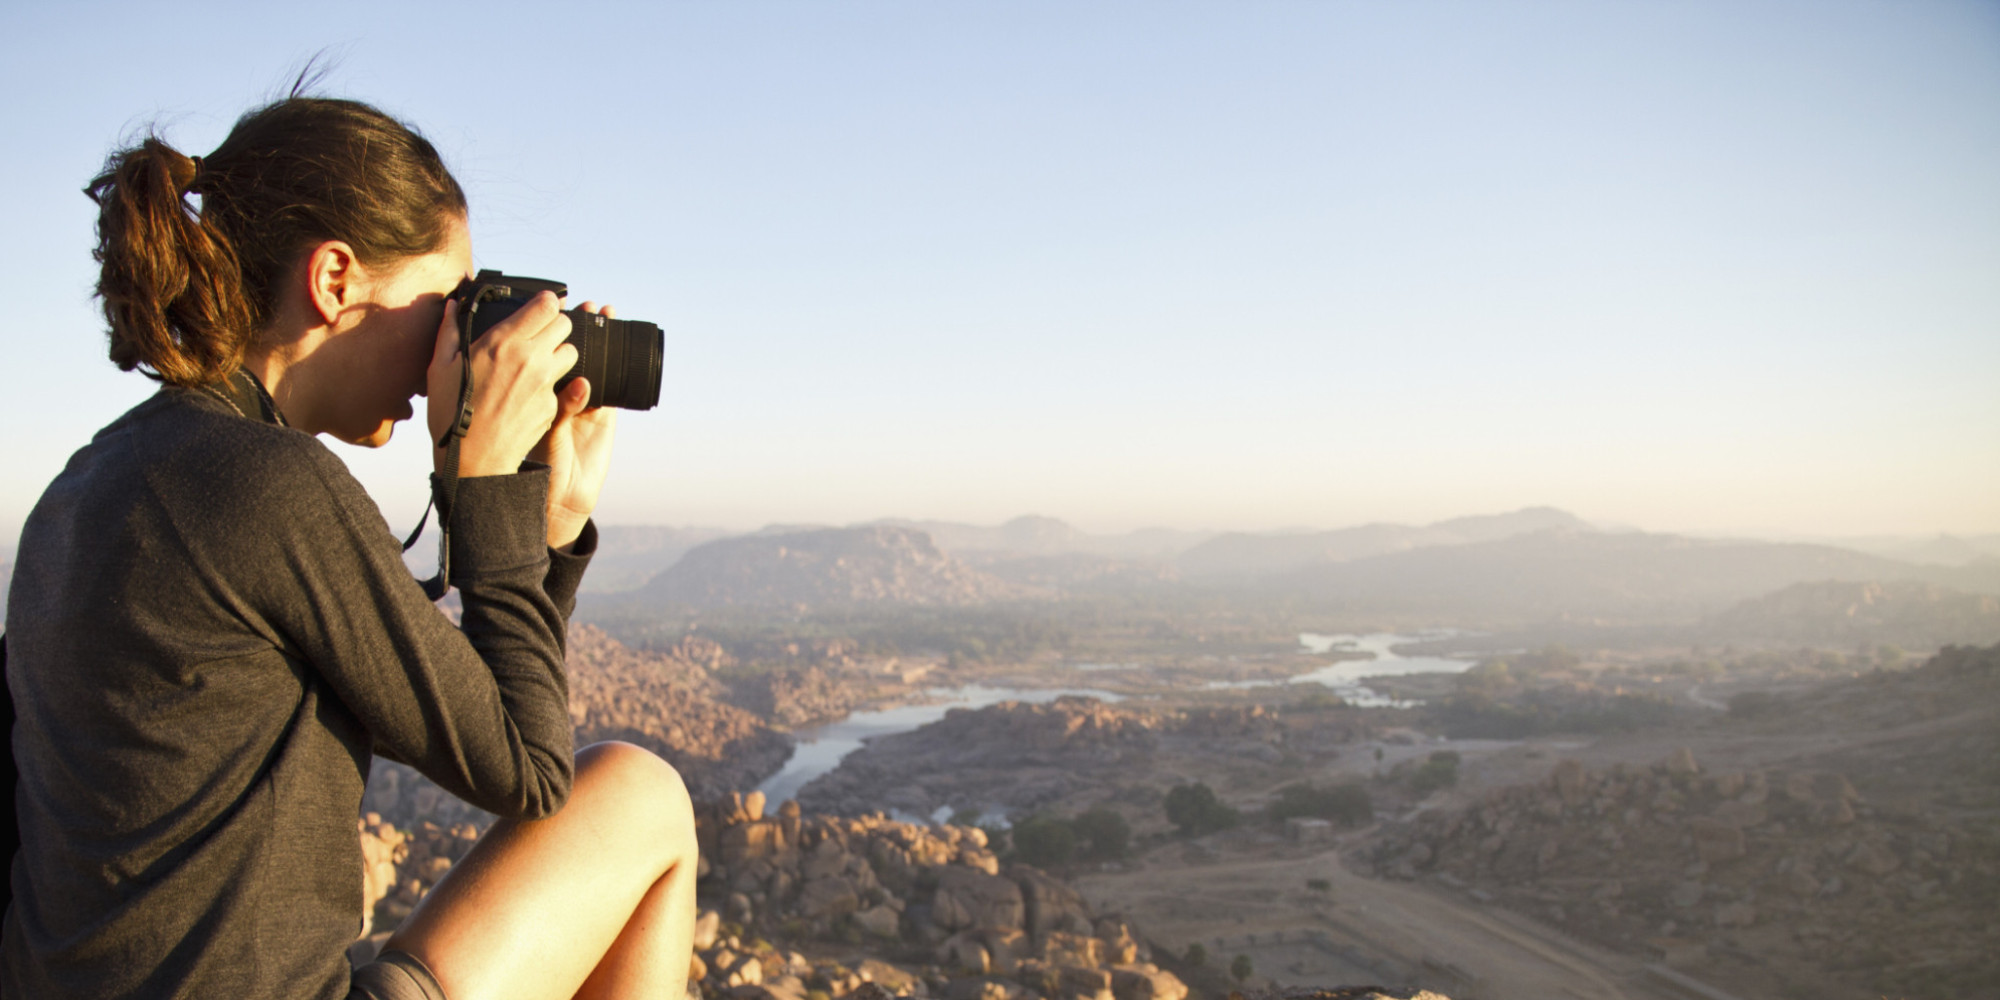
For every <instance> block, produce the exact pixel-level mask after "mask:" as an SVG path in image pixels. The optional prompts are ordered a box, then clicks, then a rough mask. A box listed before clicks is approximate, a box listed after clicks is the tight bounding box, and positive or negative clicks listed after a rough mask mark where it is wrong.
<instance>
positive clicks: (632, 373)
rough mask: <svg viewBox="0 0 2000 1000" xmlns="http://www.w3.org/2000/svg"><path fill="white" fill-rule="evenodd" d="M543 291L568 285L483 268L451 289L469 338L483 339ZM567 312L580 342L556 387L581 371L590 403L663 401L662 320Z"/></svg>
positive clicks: (630, 405) (637, 405)
mask: <svg viewBox="0 0 2000 1000" xmlns="http://www.w3.org/2000/svg"><path fill="white" fill-rule="evenodd" d="M542 292H554V293H556V295H557V296H558V297H560V296H565V295H568V294H569V286H568V285H565V284H563V283H562V282H560V281H546V280H544V279H541V278H523V277H520V276H518V275H512V274H501V273H500V272H498V271H481V272H479V276H478V277H475V278H469V279H467V280H466V281H465V282H464V283H463V284H461V285H459V286H458V290H457V291H455V292H453V293H451V294H452V298H454V299H457V300H458V322H459V324H460V327H459V330H460V333H461V334H463V335H464V342H465V343H468V344H470V343H471V342H473V341H475V340H478V339H479V338H480V336H482V335H483V334H485V333H486V331H488V330H491V329H493V327H494V326H495V325H496V324H498V323H499V322H500V321H501V320H504V319H506V318H507V317H509V316H512V315H514V313H515V312H517V311H519V310H520V308H521V307H522V306H524V305H527V304H528V300H529V299H532V298H534V297H535V296H536V295H538V294H540V293H542ZM563 315H565V316H568V317H569V322H570V334H569V339H568V340H567V341H566V343H570V344H574V345H576V367H574V368H571V369H570V370H569V371H568V372H567V373H565V374H564V375H563V377H562V378H561V379H558V380H557V381H556V388H557V389H561V388H562V387H563V386H566V385H568V384H569V382H570V380H571V379H573V378H576V377H577V376H579V375H580V376H582V377H584V378H586V379H589V380H590V403H589V405H591V406H615V407H618V408H619V409H621V410H650V409H652V408H653V407H654V406H655V405H657V404H658V403H659V402H660V364H661V355H662V354H663V353H664V352H665V350H666V337H665V335H664V334H662V333H661V332H660V328H659V327H658V326H657V325H655V324H652V323H648V322H646V321H644V320H636V319H607V318H606V317H603V316H600V315H598V314H596V313H587V312H584V311H583V310H581V309H571V310H569V311H567V312H565V313H563Z"/></svg>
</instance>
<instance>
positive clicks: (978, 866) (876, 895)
mask: <svg viewBox="0 0 2000 1000" xmlns="http://www.w3.org/2000/svg"><path fill="white" fill-rule="evenodd" d="M763 805H764V803H763V801H762V797H761V796H759V795H755V794H752V795H750V796H731V797H729V798H728V799H725V800H722V801H720V802H718V803H715V804H713V805H711V806H707V807H704V808H703V809H702V810H701V811H700V813H699V815H698V817H697V823H698V829H699V832H700V837H701V840H702V850H703V857H704V858H706V859H708V861H707V866H706V867H707V873H706V875H705V876H704V877H703V879H702V881H701V883H700V890H701V895H702V898H703V899H704V901H707V902H708V903H710V904H711V905H712V906H714V908H715V909H714V911H713V914H712V915H705V916H704V921H705V922H706V924H705V926H716V927H723V928H730V929H733V931H732V932H729V933H723V934H719V935H716V936H714V937H713V938H709V937H707V936H706V935H703V934H698V935H697V941H696V945H697V948H698V949H699V950H700V954H699V958H700V965H701V967H702V969H703V971H704V974H705V975H704V977H703V988H704V990H705V991H708V992H717V991H722V990H731V991H736V990H740V989H741V988H742V987H744V986H746V985H758V986H760V987H762V988H763V989H765V990H767V991H770V992H774V993H776V994H778V995H779V996H781V997H787V998H793V997H794V996H795V995H797V998H798V1000H802V995H803V990H806V989H820V990H824V991H825V992H826V993H827V994H828V995H829V996H832V997H840V996H844V995H847V994H849V993H852V992H854V991H855V990H858V989H860V987H861V985H862V983H863V982H873V983H875V984H876V985H878V986H881V987H883V988H884V989H885V990H887V991H888V992H890V993H892V994H895V995H901V996H930V997H941V998H980V1000H985V998H1008V1000H1025V998H1027V997H1048V998H1051V1000H1056V998H1062V1000H1074V998H1076V997H1079V996H1082V997H1089V998H1092V1000H1183V998H1184V997H1185V996H1186V995H1187V987H1186V986H1185V985H1183V984H1182V983H1181V981H1180V980H1179V979H1178V978H1176V977H1175V976H1174V975H1173V974H1172V973H1170V972H1167V971H1164V970H1162V969H1160V968H1159V967H1158V966H1155V965H1153V964H1151V963H1150V962H1149V961H1148V960H1147V955H1146V952H1145V948H1144V946H1143V945H1141V944H1140V943H1139V941H1138V939H1137V938H1136V937H1135V936H1134V935H1133V933H1132V930H1131V928H1130V927H1128V926H1127V925H1126V924H1125V923H1124V922H1123V921H1121V920H1119V919H1117V918H1116V917H1114V916H1105V915H1098V914H1095V913H1093V912H1091V910H1090V908H1089V906H1088V904H1086V903H1085V902H1084V900H1083V898H1082V897H1081V896H1079V895H1078V894H1077V893H1076V892H1075V890H1073V889H1071V888H1070V887H1069V886H1068V885H1066V884H1065V883H1063V882H1062V881H1061V880H1060V879H1057V878H1055V877H1053V876H1051V875H1049V874H1047V873H1046V872H1042V871H1040V870H1038V869H1035V868H1030V867H1027V866H1023V865H1010V866H1005V867H1003V866H1002V865H1001V864H1000V862H999V859H998V858H997V857H995V856H994V854H993V852H992V850H991V849H990V848H989V847H988V846H987V842H986V834H985V832H984V831H982V830H979V829H977V828H974V827H961V826H950V825H918V824H912V823H901V822H896V821H893V820H889V819H886V818H884V817H883V816H881V815H880V814H875V815H870V816H861V817H851V818H843V817H835V816H824V815H818V816H808V815H805V814H803V813H802V812H801V811H800V810H799V807H798V804H797V803H796V802H787V803H785V805H784V806H783V807H781V808H780V809H779V811H778V813H777V814H776V815H775V816H765V815H764V814H763ZM759 938H761V939H764V940H779V941H786V942H790V943H791V944H792V945H795V946H797V947H800V948H803V949H806V950H809V951H810V950H814V949H815V948H816V947H823V946H824V945H825V944H827V943H829V942H830V943H835V944H844V945H847V946H849V947H853V946H864V947H867V948H869V950H871V951H873V952H876V953H878V954H883V955H895V956H902V957H903V959H904V960H902V961H898V962H895V963H893V964H892V963H890V962H885V961H882V960H880V959H870V960H867V961H863V962H860V963H858V964H853V967H852V968H849V967H848V966H846V965H841V964H839V963H835V962H826V961H818V962H812V961H806V962H803V964H802V962H801V959H802V958H803V956H801V955H800V954H799V953H798V952H787V951H785V950H784V949H783V948H781V947H779V946H773V945H766V946H764V950H762V952H761V953H759V949H758V948H757V947H756V946H755V945H754V944H752V943H749V942H754V941H755V940H756V939H759ZM704 940H707V941H708V943H707V944H706V945H704V944H703V941H704ZM815 943H817V944H815ZM753 961H754V962H755V963H756V964H755V965H754V966H753V965H751V964H750V963H751V962H753ZM773 969H781V970H783V973H782V976H781V977H780V978H783V977H789V978H790V979H791V980H795V981H796V982H792V983H776V984H774V982H773V979H772V974H771V970H773ZM731 995H732V996H741V995H742V994H741V993H739V992H732V993H731Z"/></svg>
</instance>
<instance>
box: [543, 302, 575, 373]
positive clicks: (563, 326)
mask: <svg viewBox="0 0 2000 1000" xmlns="http://www.w3.org/2000/svg"><path fill="white" fill-rule="evenodd" d="M573 328H574V327H573V325H572V324H571V323H570V320H569V314H568V313H565V312H563V311H561V310H557V311H556V312H555V313H554V314H553V315H551V316H550V317H549V319H548V321H547V322H546V323H545V324H544V325H543V326H542V328H541V329H539V330H537V331H535V339H537V340H554V341H556V342H557V343H561V342H562V341H565V340H568V339H569V334H570V330H572V329H573ZM572 363H574V362H573V361H572Z"/></svg>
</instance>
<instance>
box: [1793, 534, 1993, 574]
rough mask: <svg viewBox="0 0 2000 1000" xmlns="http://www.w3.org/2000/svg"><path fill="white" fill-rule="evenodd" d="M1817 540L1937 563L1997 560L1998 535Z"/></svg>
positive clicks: (1957, 564)
mask: <svg viewBox="0 0 2000 1000" xmlns="http://www.w3.org/2000/svg"><path fill="white" fill-rule="evenodd" d="M1819 541H1823V542H1825V543H1826V544H1828V545H1838V546H1840V547H1841V548H1848V549H1856V550H1858V551H1861V552H1866V553H1869V554H1870V555H1878V556H1885V557H1887V558H1890V559H1901V560H1903V561H1904V562H1913V563H1930V564H1933V565H1937V566H1967V565H1971V564H1973V563H1976V562H1980V561H1982V560H1992V559H2000V535H1932V536H1930V537H1928V538H1916V537H1897V536H1872V537H1866V538H1828V539H1819Z"/></svg>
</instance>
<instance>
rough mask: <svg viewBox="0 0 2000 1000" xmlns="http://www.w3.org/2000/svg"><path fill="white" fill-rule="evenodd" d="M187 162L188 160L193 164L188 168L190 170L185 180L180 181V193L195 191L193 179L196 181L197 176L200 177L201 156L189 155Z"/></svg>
mask: <svg viewBox="0 0 2000 1000" xmlns="http://www.w3.org/2000/svg"><path fill="white" fill-rule="evenodd" d="M188 162H189V163H190V164H192V165H193V167H192V169H190V170H189V171H188V177H187V180H185V181H183V182H181V193H182V194H193V193H195V190H194V185H195V181H196V179H198V178H200V177H201V164H202V160H201V157H199V156H190V157H188Z"/></svg>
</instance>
